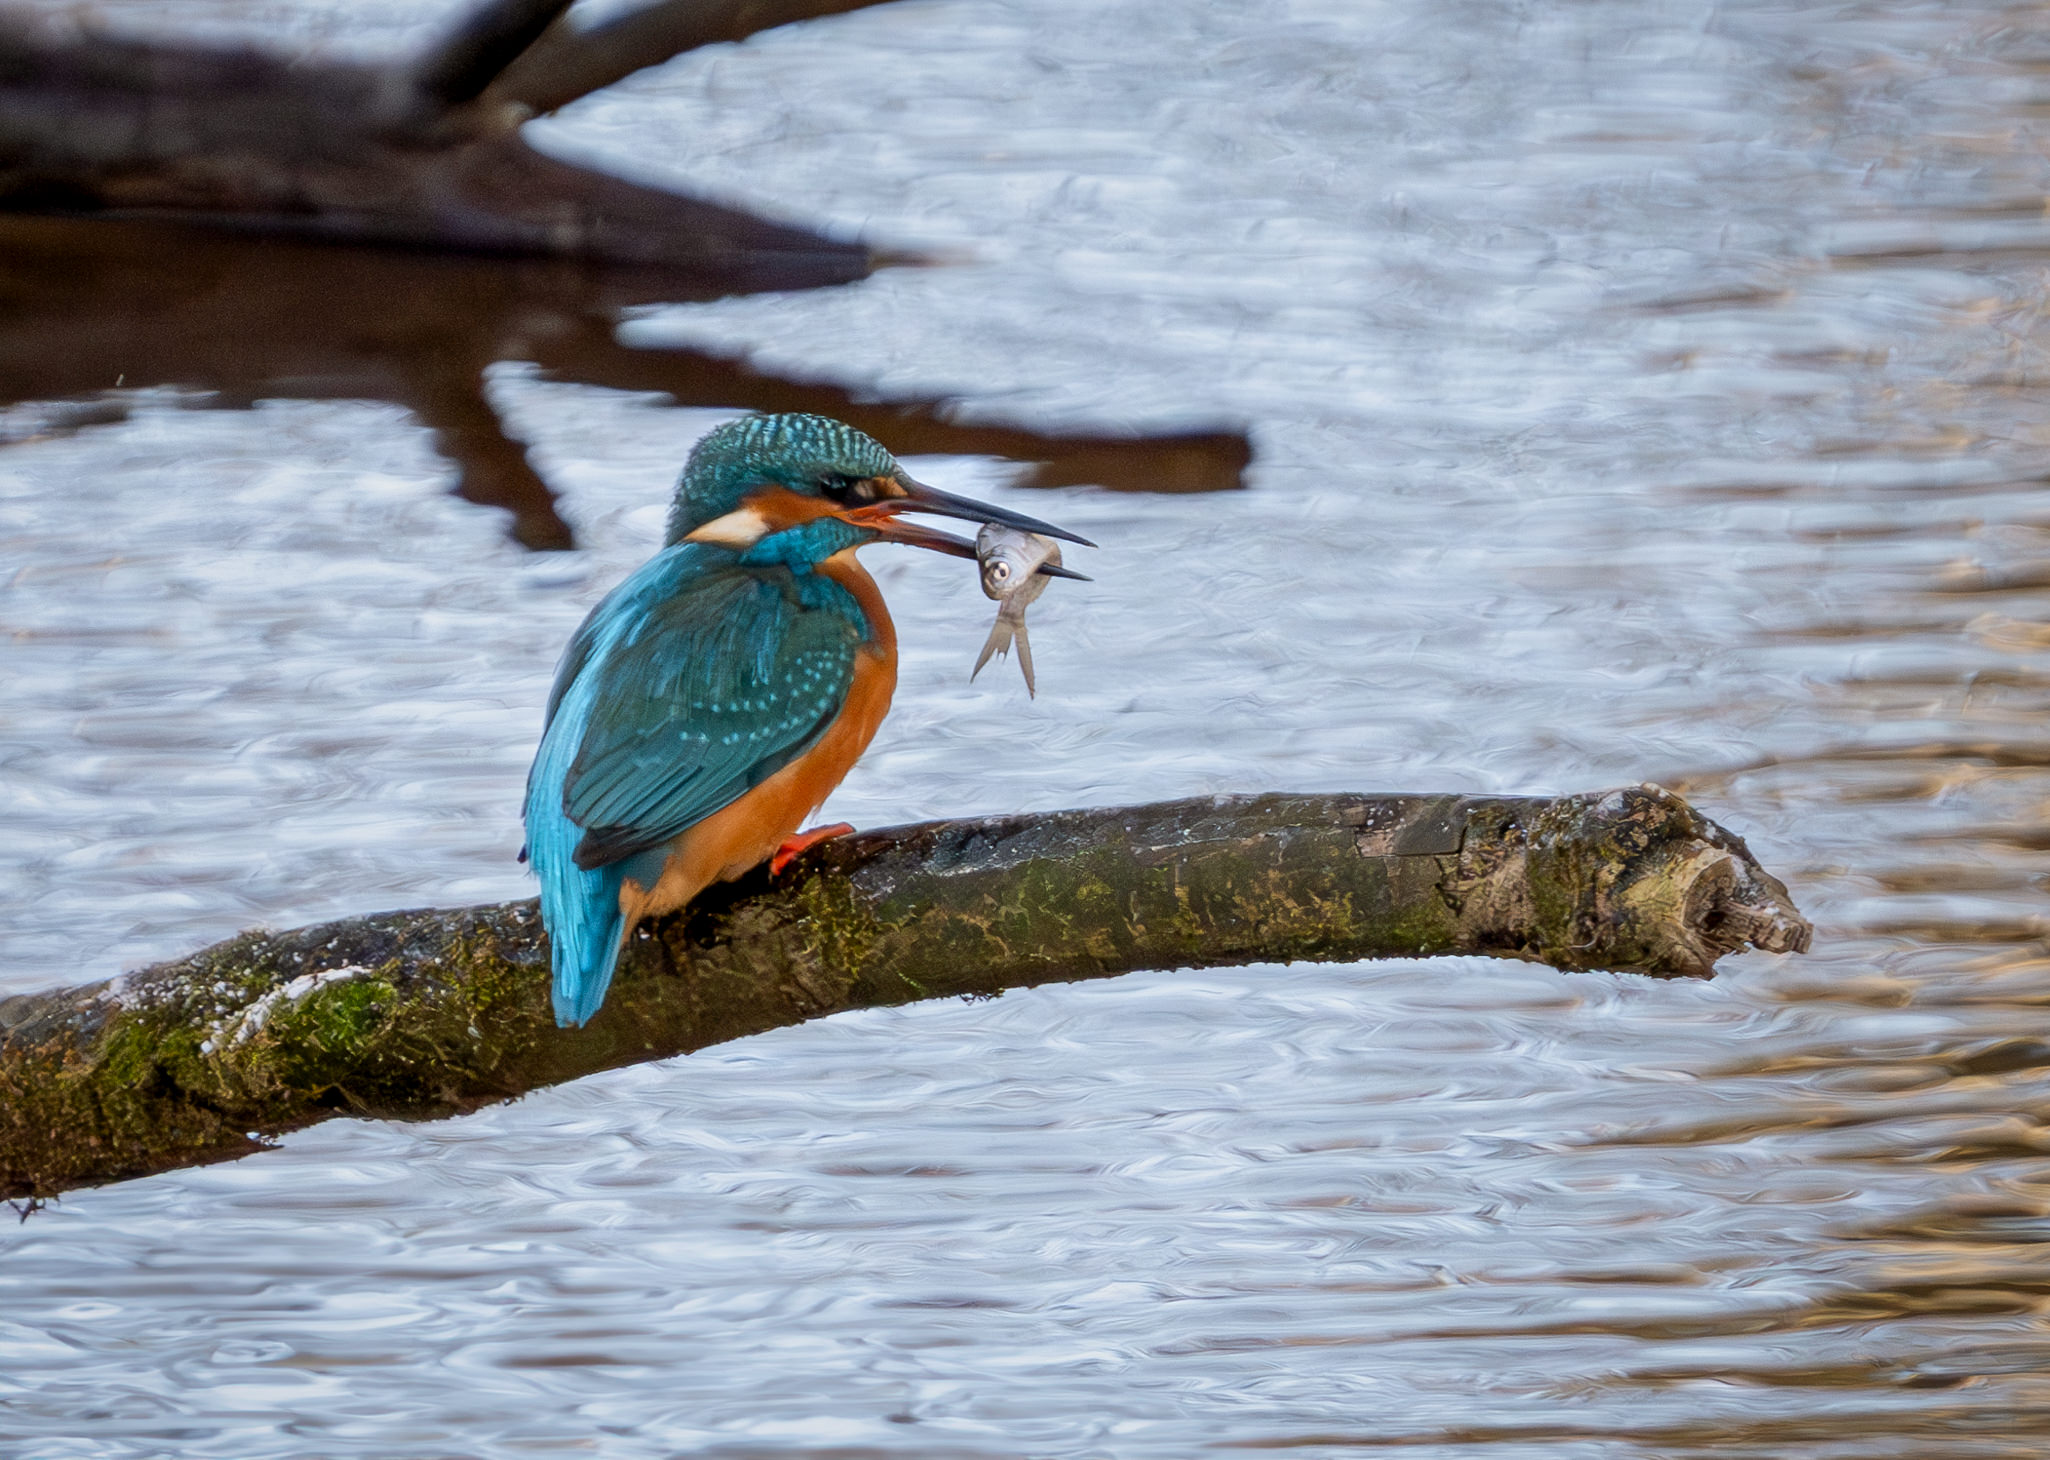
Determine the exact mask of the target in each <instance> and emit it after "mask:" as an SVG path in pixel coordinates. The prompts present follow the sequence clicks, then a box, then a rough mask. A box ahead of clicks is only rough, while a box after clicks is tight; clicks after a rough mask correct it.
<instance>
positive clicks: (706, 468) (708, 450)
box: [663, 415, 903, 544]
mask: <svg viewBox="0 0 2050 1460" xmlns="http://www.w3.org/2000/svg"><path fill="white" fill-rule="evenodd" d="M902 475H903V468H901V467H899V466H898V465H897V459H896V458H895V457H894V456H892V455H890V453H889V452H887V451H885V450H884V449H883V446H882V443H881V442H879V441H877V440H876V439H875V438H874V437H873V436H868V435H864V434H863V433H862V432H860V431H857V430H855V429H854V428H853V427H852V426H848V425H844V424H842V423H841V422H839V421H835V420H833V419H832V418H830V417H828V416H807V415H782V416H743V417H742V418H741V419H740V420H738V421H728V422H727V423H726V424H725V425H723V426H721V427H719V428H718V429H717V430H716V431H713V432H712V433H711V434H710V435H708V436H706V437H705V438H704V439H703V440H701V441H699V442H698V444H697V445H696V446H694V447H692V448H691V453H690V457H689V458H688V459H687V460H686V461H685V462H684V464H683V478H682V480H680V481H679V482H677V484H676V497H675V499H674V500H673V501H672V502H671V503H670V504H669V531H668V533H667V535H666V536H665V537H664V538H663V542H664V543H665V544H667V543H677V542H681V541H683V539H684V537H685V536H686V535H687V534H689V533H690V532H692V531H694V530H695V529H697V528H700V527H703V526H704V525H705V524H706V523H707V522H710V521H712V520H713V519H714V518H718V517H724V516H725V515H726V514H727V513H728V512H731V511H733V510H734V509H735V508H737V507H739V506H740V503H741V499H742V498H744V497H745V496H747V495H748V493H750V492H753V491H755V490H757V489H759V488H761V487H764V486H780V487H788V488H790V489H791V490H792V491H795V492H808V493H815V492H817V491H818V490H819V489H820V484H821V483H822V482H825V481H827V480H829V479H831V478H834V477H851V478H854V479H856V480H860V479H862V478H866V477H901V476H902Z"/></svg>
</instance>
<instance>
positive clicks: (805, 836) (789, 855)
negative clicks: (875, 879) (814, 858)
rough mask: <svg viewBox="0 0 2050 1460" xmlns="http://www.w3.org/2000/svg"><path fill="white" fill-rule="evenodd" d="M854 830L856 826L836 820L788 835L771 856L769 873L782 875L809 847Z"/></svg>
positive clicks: (775, 875)
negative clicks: (827, 824)
mask: <svg viewBox="0 0 2050 1460" xmlns="http://www.w3.org/2000/svg"><path fill="white" fill-rule="evenodd" d="M853 831H854V828H853V827H851V826H849V825H848V824H847V823H846V822H844V821H836V822H834V823H833V824H832V825H831V826H815V827H813V828H812V829H811V830H810V831H800V832H799V833H797V835H796V836H786V837H785V838H783V845H782V846H780V847H778V848H776V855H775V856H773V857H771V858H769V875H770V876H771V877H780V876H782V875H783V869H784V868H785V867H787V866H789V865H790V864H791V863H792V862H793V861H795V860H796V858H797V854H798V853H799V852H802V851H804V850H805V849H806V848H807V847H815V846H817V845H818V844H819V843H820V842H823V841H830V840H832V839H833V838H834V837H836V836H848V835H851V834H852V833H853Z"/></svg>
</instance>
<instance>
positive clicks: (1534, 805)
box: [0, 786, 1809, 1197]
mask: <svg viewBox="0 0 2050 1460" xmlns="http://www.w3.org/2000/svg"><path fill="white" fill-rule="evenodd" d="M1808 938H1809V929H1808V925H1807V923H1805V922H1804V921H1803V920H1802V919H1801V917H1800V915H1799V914H1798V913H1797V912H1796V911H1795V910H1794V908H1793V905H1792V903H1791V902H1790V901H1789V900H1788V898H1787V893H1786V889H1785V888H1784V887H1783V886H1782V885H1781V884H1780V883H1779V882H1778V881H1776V880H1775V879H1773V878H1772V877H1771V876H1769V875H1768V874H1767V873H1766V872H1765V871H1764V870H1763V869H1761V868H1760V867H1759V866H1758V865H1757V863H1756V862H1755V861H1753V860H1752V858H1751V856H1750V854H1749V852H1748V851H1747V850H1746V849H1745V847H1744V844H1743V843H1742V842H1741V841H1739V840H1738V839H1737V838H1735V837H1733V836H1731V835H1730V834H1729V833H1728V832H1725V831H1723V830H1722V829H1721V828H1720V827H1718V826H1716V825H1715V824H1714V823H1713V822H1711V821H1708V820H1706V819H1705V818H1703V817H1701V816H1699V815H1697V814H1696V813H1695V812H1694V811H1693V810H1692V808H1690V807H1689V806H1687V805H1686V803H1685V802H1683V801H1681V800H1680V799H1679V798H1678V797H1675V796H1673V795H1671V794H1669V793H1667V792H1664V791H1661V790H1658V789H1657V788H1655V787H1648V786H1647V787H1633V788H1630V789H1628V790H1622V791H1611V792H1605V793H1598V794H1594V795H1586V796H1566V797H1558V798H1551V799H1542V798H1534V797H1478V798H1461V797H1450V796H1351V795H1333V796H1259V797H1219V798H1202V799H1198V800H1191V801H1176V802H1168V803H1164V804H1159V805H1152V806H1137V807H1128V808H1120V809H1109V810H1096V811H1065V812H1058V813H1054V814H1050V815H1040V816H1009V817H996V818H989V819H984V820H974V821H949V822H933V823H928V824H925V825H920V826H911V827H900V828H894V829H890V830H884V831H874V832H868V833H864V834H860V835H856V836H851V837H847V838H843V839H841V840H838V841H834V842H829V843H827V844H825V845H824V846H822V847H820V848H818V849H817V850H816V851H814V852H813V853H811V854H808V855H807V856H806V857H804V858H802V859H800V860H799V862H798V863H797V864H795V865H794V866H793V867H792V868H790V869H789V870H788V871H787V872H786V873H785V874H784V875H783V876H782V877H780V878H777V879H774V880H771V879H770V878H769V877H768V876H767V875H766V874H765V873H761V872H757V873H755V874H753V875H752V876H750V877H749V878H747V879H744V880H743V881H741V882H738V883H731V884H727V885H724V886H721V887H716V888H713V889H711V890H709V891H708V892H707V893H706V894H705V895H704V896H702V897H701V898H699V900H698V902H697V903H696V904H694V905H693V906H692V907H691V908H690V909H689V910H688V911H686V912H685V913H682V914H679V915H678V916H676V917H672V918H669V919H666V920H664V921H662V922H659V923H655V924H652V925H650V926H648V927H646V928H643V929H642V930H641V932H640V933H639V934H637V935H636V937H635V939H634V941H633V944H632V946H631V947H629V948H628V949H627V951H626V954H625V956H624V957H623V958H622V959H621V963H620V971H619V976H618V979H617V981H616V982H615V984H614V986H613V989H612V992H611V994H610V996H609V997H608V999H607V1001H606V1006H605V1008H604V1010H603V1011H602V1012H601V1013H600V1014H599V1016H598V1017H597V1018H596V1019H595V1020H593V1021H592V1023H591V1024H590V1025H588V1026H586V1027H585V1028H583V1029H574V1030H565V1029H558V1028H557V1027H556V1026H555V1023H554V1020H553V1018H552V1017H551V1015H550V1011H549V1003H548V988H547V985H548V975H547V966H548V951H547V941H546V937H545V935H544V933H543V932H542V929H541V926H540V921H539V918H538V916H537V914H536V911H535V905H534V903H533V902H531V901H528V902H520V903H510V904H505V905H502V906H495V907H478V908H461V909H450V910H439V911H437V910H427V911H419V912H399V913H382V914H377V915H375V916H371V917H365V918H352V919H349V920H346V921H343V922H337V923H329V924H325V925H323V926H320V927H314V928H304V929H299V930H296V931H293V932H285V933H245V934H243V935H242V936H240V937H238V938H234V939H231V940H229V941H228V942H225V943H221V944H218V945H216V946H214V947H212V948H208V949H206V950H204V951H202V952H200V953H198V954H195V955H193V956H192V957H190V958H187V959H183V960H180V961H177V962H173V963H166V964H160V965H158V966H156V967H154V968H149V969H144V970H142V971H141V972H138V973H134V974H130V975H127V976H125V977H122V978H118V979H114V980H112V981H110V982H108V983H103V984H96V985H92V986H90V987H87V988H82V989H75V990H66V991H63V992H60V993H55V994H40V995H30V996H24V997H19V998H15V999H10V1000H7V1001H5V1002H0V1195H5V1196H11V1197H22V1196H29V1197H37V1196H46V1195H50V1194H53V1193H55V1192H59V1191H63V1190H65V1189H68V1188H71V1187H76V1186H84V1185H90V1184H93V1183H97V1182H104V1181H113V1180H119V1179H122V1178H125V1177H130V1176H139V1175H145V1174H148V1173H150V1172H155V1171H163V1170H169V1169H171V1168H173V1167H177V1166H185V1165H193V1164H197V1163H200V1162H205V1161H212V1160H221V1159H225V1158H229V1157H233V1156H239V1155H245V1154H247V1153H249V1152H251V1151H255V1150H260V1149H262V1148H263V1147H264V1146H265V1145H266V1144H267V1143H269V1142H270V1141H271V1140H272V1139H273V1138H275V1137H276V1136H278V1135H280V1134H282V1133H283V1132H286V1131H290V1130H294V1129H297V1128H299V1127H301V1126H305V1125H309V1124H312V1123H313V1122H315V1121H319V1120H323V1119H325V1118H327V1117H328V1116H330V1115H336V1114H355V1115H372V1116H384V1117H394V1118H401V1119H433V1118H437V1117H441V1116H448V1115H455V1114H459V1113H461V1112H463V1111H466V1110H471V1109H474V1108H476V1107H477V1106H480V1105H484V1104H488V1103H490V1102H493V1101H497V1100H504V1099H507V1098H510V1097H512V1096H514V1095H518V1094H521V1093H522V1092H524V1091H527V1090H532V1089H537V1088H539V1087H541V1086H544V1085H551V1084H555V1083H558V1082H560V1081H563V1080H568V1079H573V1078H575V1077H577V1076H579V1075H585V1074H590V1073H593V1072H595V1071H598V1070H604V1069H610V1068H613V1067H615V1066H618V1065H624V1064H631V1063H634V1062H637V1061H640V1060H648V1059H659V1058H662V1057H664V1056H667V1055H673V1054H679V1053H683V1052H686V1051H689V1050H695V1049H702V1048H704V1047H705V1046H707V1045H711V1044H717V1043H720V1042H722V1041H725V1040H729V1039H737V1038H739V1037H741V1036H743V1035H747V1034H755V1033H759V1032H761V1031H762V1030H766V1029H773V1028H776V1027H777V1026H779V1025H784V1024H794V1023H798V1022H801V1021H803V1020H806V1019H812V1018H817V1017H819V1016H821V1015H825V1014H832V1013H836V1012H838V1011H840V1010H842V1009H850V1008H862V1007H871V1006H875V1005H884V1004H901V1003H908V1002H911V1001H913V1000H916V999H925V998H939V997H946V996H959V995H991V994H996V993H999V992H1001V991H1003V990H1005V989H1010V988H1021V987H1027V986H1030V985H1033V984H1040V983H1051V982H1060V981H1066V980H1074V979H1084V978H1102V977H1109V976H1113V975H1116V974H1120V973H1127V972H1131V971H1133V970H1135V969H1142V968H1179V967H1214V966H1218V965H1224V964H1236V963H1248V962H1289V961H1294V960H1298V959H1306V960H1343V961H1349V960H1354V959H1367V958H1392V957H1429V956H1433V955H1438V954H1448V953H1487V954H1499V955H1503V956H1507V957H1513V958H1526V959H1535V960H1538V961H1541V962H1547V963H1550V964H1553V965H1554V966H1556V967H1559V968H1563V969H1587V968H1605V969H1616V970H1622V971H1629V972H1637V973H1647V974H1653V975H1660V976H1706V975H1708V974H1710V973H1712V972H1713V971H1714V964H1715V960H1716V959H1717V958H1718V957H1720V956H1721V955H1722V954H1724V953H1727V952H1730V951H1733V950H1735V949H1736V948H1739V947H1742V946H1745V945H1746V944H1750V945H1755V946H1758V947H1761V948H1767V949H1771V950H1774V951H1803V950H1805V949H1806V948H1807V946H1808Z"/></svg>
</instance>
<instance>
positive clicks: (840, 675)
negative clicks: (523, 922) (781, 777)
mask: <svg viewBox="0 0 2050 1460" xmlns="http://www.w3.org/2000/svg"><path fill="white" fill-rule="evenodd" d="M785 577H787V575H785V574H756V573H752V572H741V571H733V572H721V573H716V574H712V575H708V576H705V577H702V578H697V579H695V580H693V581H689V582H685V583H682V584H679V585H678V586H677V588H676V590H675V591H674V592H673V593H671V594H669V595H667V596H665V597H663V598H661V599H659V600H657V601H655V602H653V603H646V604H643V605H639V606H640V607H641V609H642V612H641V613H640V614H639V615H638V616H637V618H636V620H635V622H634V623H633V625H632V627H631V628H630V629H628V630H626V631H625V632H623V633H621V634H620V635H619V636H618V637H617V638H615V639H613V640H612V641H611V642H610V643H609V644H607V645H604V646H603V647H602V648H598V647H594V648H593V650H592V651H591V652H590V653H588V654H587V655H586V656H585V657H584V658H583V661H582V663H581V665H580V666H579V670H580V673H579V676H578V677H579V678H581V676H582V675H586V674H588V675H595V676H597V678H596V680H595V682H594V683H593V685H592V691H593V692H592V694H591V697H590V698H589V700H588V701H585V703H586V704H587V705H588V709H587V710H586V711H585V713H584V723H583V725H582V726H581V727H580V730H579V740H578V745H577V752H576V757H575V759H574V761H573V762H572V763H571V765H570V769H569V774H568V775H567V776H566V777H565V779H564V782H563V809H564V810H565V811H566V812H567V813H568V814H569V817H570V819H571V820H572V821H574V822H575V823H576V824H577V825H578V826H579V827H581V828H582V829H583V839H582V841H581V842H580V843H579V844H578V846H577V850H576V862H577V865H578V866H580V867H586V868H589V867H601V866H605V865H607V864H608V863H612V862H616V861H620V860H622V859H623V858H626V857H630V856H633V855H634V854H635V853H637V852H643V851H647V850H649V849H651V848H654V847H659V846H662V845H663V844H665V843H666V842H668V841H669V840H670V839H671V838H672V837H674V836H676V835H677V834H678V833H679V832H682V831H683V830H685V829H686V828H688V827H690V826H692V825H695V824H696V823H697V822H699V821H702V820H703V819H704V818H705V817H707V816H709V815H711V814H712V813H713V812H714V811H717V810H718V809H719V808H720V807H722V806H725V805H727V804H729V803H730V802H732V801H734V800H737V799H738V798H739V797H740V796H742V795H744V794H745V793H746V792H747V791H749V790H750V789H752V788H753V787H755V786H757V785H760V784H761V783H762V782H763V781H765V780H767V779H768V778H769V777H770V776H772V775H774V774H775V773H776V772H777V771H779V770H781V769H783V767H785V766H787V765H789V764H790V763H791V762H792V761H794V760H796V759H797V758H798V757H799V756H800V755H802V754H803V753H804V752H805V751H806V750H808V749H810V748H811V746H812V745H814V744H815V743H817V741H818V739H819V737H820V736H821V735H823V734H824V733H825V731H826V727H827V726H829V725H831V724H832V723H833V720H834V718H835V717H836V716H838V715H839V713H840V710H841V707H842V706H843V705H844V704H845V703H846V700H847V693H848V689H849V687H850V686H851V685H852V684H853V682H854V662H855V652H856V650H857V649H858V648H859V646H860V644H861V641H862V637H863V629H862V625H861V622H860V618H859V613H860V611H859V609H858V608H855V606H854V604H853V601H852V599H851V597H849V598H848V599H847V602H846V603H845V604H839V603H834V604H831V605H817V606H807V605H806V604H805V603H804V602H802V601H800V600H799V598H798V596H797V595H796V594H795V593H794V592H792V591H791V587H790V585H789V583H787V582H784V581H780V580H781V579H783V578H785ZM579 698H580V699H581V696H580V697H579ZM565 728H567V727H565Z"/></svg>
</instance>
